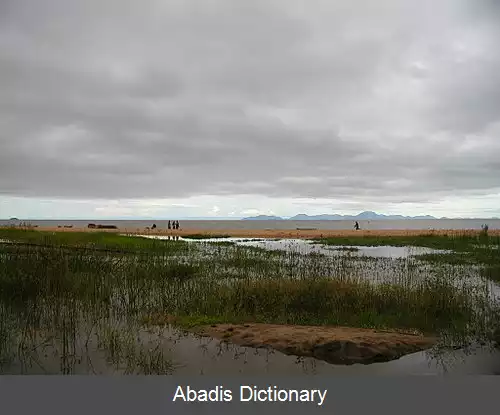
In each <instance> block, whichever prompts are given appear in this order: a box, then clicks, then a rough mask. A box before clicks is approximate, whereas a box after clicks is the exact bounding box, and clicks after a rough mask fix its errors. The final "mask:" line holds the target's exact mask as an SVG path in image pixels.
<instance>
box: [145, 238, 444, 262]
mask: <svg viewBox="0 0 500 415" xmlns="http://www.w3.org/2000/svg"><path fill="white" fill-rule="evenodd" d="M140 236H141V237H145V238H153V239H167V240H169V239H170V238H171V237H170V236H156V235H140ZM178 240H181V241H189V242H197V243H213V242H232V243H235V244H236V245H241V246H252V247H258V248H263V249H269V250H280V251H289V252H297V253H301V254H310V253H318V254H325V255H329V256H331V255H350V256H358V257H359V256H369V257H375V258H407V257H409V256H413V255H423V254H432V253H448V252H449V251H444V250H436V249H430V248H424V247H416V246H403V247H401V246H329V245H322V244H318V243H316V242H315V241H311V240H306V239H278V240H276V239H272V240H269V239H255V238H233V237H230V238H206V239H189V238H182V237H179V238H178Z"/></svg>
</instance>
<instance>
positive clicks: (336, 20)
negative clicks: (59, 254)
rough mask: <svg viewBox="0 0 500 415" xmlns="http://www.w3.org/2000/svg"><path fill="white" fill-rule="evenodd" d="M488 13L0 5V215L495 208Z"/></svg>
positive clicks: (193, 4)
mask: <svg viewBox="0 0 500 415" xmlns="http://www.w3.org/2000/svg"><path fill="white" fill-rule="evenodd" d="M499 4H500V2H498V1H495V0H474V1H471V0H468V1H465V0H463V1H462V0H439V1H436V0H432V1H431V0H424V1H413V0H412V1H402V0H377V1H373V0H343V1H341V0H321V1H320V0H303V1H296V0H282V1H281V0H276V1H274V0H238V1H236V0H225V1H223V0H198V1H194V0H193V1H190V0H144V1H137V0H43V1H39V0H0V217H4V218H8V217H11V216H17V217H22V218H61V217H83V218H91V217H124V216H151V217H186V216H197V217H207V216H208V217H210V216H213V217H217V216H218V217H241V216H248V215H253V214H277V215H283V216H288V215H294V214H296V213H309V214H317V213H346V214H350V213H357V212H359V211H362V210H375V211H378V212H383V213H396V214H408V215H417V214H434V215H437V216H449V217H457V216H474V217H491V216H500V76H499V74H500V47H499V45H498V41H499V39H500V7H499V6H498V5H499Z"/></svg>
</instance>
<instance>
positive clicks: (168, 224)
mask: <svg viewBox="0 0 500 415" xmlns="http://www.w3.org/2000/svg"><path fill="white" fill-rule="evenodd" d="M167 229H172V228H171V225H170V221H168V223H167Z"/></svg>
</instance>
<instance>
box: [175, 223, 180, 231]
mask: <svg viewBox="0 0 500 415" xmlns="http://www.w3.org/2000/svg"><path fill="white" fill-rule="evenodd" d="M175 229H177V230H179V221H176V222H175Z"/></svg>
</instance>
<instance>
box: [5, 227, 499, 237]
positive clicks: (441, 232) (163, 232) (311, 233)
mask: <svg viewBox="0 0 500 415" xmlns="http://www.w3.org/2000/svg"><path fill="white" fill-rule="evenodd" d="M5 228H8V227H5ZM16 229H31V230H37V231H42V232H109V233H120V234H127V235H157V236H181V237H182V236H184V237H185V236H189V235H203V236H206V237H207V238H210V237H221V236H225V237H239V238H276V239H312V238H334V237H353V236H381V237H390V236H394V237H397V236H423V235H427V236H428V235H435V236H445V235H446V236H458V235H479V234H480V233H481V231H480V230H474V229H376V230H375V229H370V230H363V229H360V230H358V231H356V230H354V229H331V230H329V229H307V230H306V229H303V230H297V229H179V230H168V229H149V230H148V229H140V228H133V229H132V228H117V229H92V228H83V227H80V228H58V227H53V226H52V227H48V226H47V227H45V226H37V227H36V228H34V227H16ZM488 235H490V236H500V229H491V230H489V231H488Z"/></svg>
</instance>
